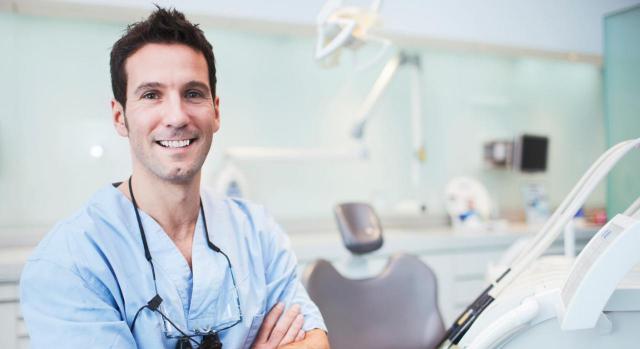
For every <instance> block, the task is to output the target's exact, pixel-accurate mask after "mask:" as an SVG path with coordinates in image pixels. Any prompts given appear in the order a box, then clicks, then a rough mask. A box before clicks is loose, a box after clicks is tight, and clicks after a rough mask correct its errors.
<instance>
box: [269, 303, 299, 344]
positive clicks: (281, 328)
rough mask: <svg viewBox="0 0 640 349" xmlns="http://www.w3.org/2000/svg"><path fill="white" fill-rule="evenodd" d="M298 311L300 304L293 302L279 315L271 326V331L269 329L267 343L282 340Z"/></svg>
mask: <svg viewBox="0 0 640 349" xmlns="http://www.w3.org/2000/svg"><path fill="white" fill-rule="evenodd" d="M299 313H300V306H299V305H298V304H294V305H293V306H291V307H290V308H289V309H288V310H287V311H286V312H285V313H284V314H283V315H282V316H281V317H280V319H279V320H278V322H277V323H276V326H275V327H274V328H273V331H271V335H270V336H269V340H268V342H269V344H274V345H278V344H279V343H280V342H281V341H282V339H283V338H284V336H285V334H286V333H287V331H289V328H290V327H291V325H292V324H293V322H294V321H295V319H296V317H297V316H298V314H299ZM294 333H295V332H294Z"/></svg>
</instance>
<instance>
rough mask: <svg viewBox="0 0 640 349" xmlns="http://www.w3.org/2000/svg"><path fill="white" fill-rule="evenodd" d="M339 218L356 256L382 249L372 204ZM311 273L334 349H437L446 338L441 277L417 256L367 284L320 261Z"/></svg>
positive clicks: (312, 291)
mask: <svg viewBox="0 0 640 349" xmlns="http://www.w3.org/2000/svg"><path fill="white" fill-rule="evenodd" d="M335 213H336V218H337V221H338V227H339V228H340V229H339V230H340V232H341V234H342V237H343V241H344V243H345V245H346V246H347V248H348V249H349V250H350V251H351V252H352V253H354V254H358V255H363V254H366V253H370V252H373V251H375V250H377V249H379V248H380V247H381V246H382V229H381V227H380V221H379V220H378V218H377V216H376V215H375V213H374V211H373V209H372V208H371V207H370V206H369V205H367V204H361V203H349V204H342V205H339V206H337V207H336V209H335ZM360 258H362V257H360ZM305 274H306V277H305V281H306V287H307V291H308V292H309V296H310V297H311V299H312V300H313V301H314V302H315V303H316V304H317V305H318V307H319V308H320V312H321V313H322V315H323V317H324V320H325V323H326V325H327V329H328V332H329V342H330V344H331V348H333V349H356V348H367V349H418V348H420V349H431V348H434V347H435V346H436V345H437V344H438V343H439V342H440V341H441V340H442V338H443V336H444V333H445V330H444V325H443V321H442V317H441V315H440V312H439V310H438V305H437V304H438V303H437V282H436V277H435V275H434V273H433V271H431V269H430V268H429V267H428V266H427V265H426V264H424V263H423V262H422V261H421V260H420V259H419V258H417V257H415V256H411V255H406V254H398V255H394V256H392V257H391V258H390V260H389V262H388V264H387V266H386V267H385V268H384V270H383V271H382V272H381V273H380V274H379V275H376V276H374V277H370V278H366V279H349V278H346V277H344V276H343V275H341V274H340V272H338V270H336V268H335V267H334V266H333V265H331V263H329V262H328V261H326V260H318V261H316V262H315V263H314V264H312V265H311V266H310V267H309V268H308V269H307V271H306V273H305Z"/></svg>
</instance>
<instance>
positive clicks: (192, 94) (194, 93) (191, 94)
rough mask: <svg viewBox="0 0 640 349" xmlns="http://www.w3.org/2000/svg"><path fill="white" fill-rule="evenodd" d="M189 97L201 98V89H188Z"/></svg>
mask: <svg viewBox="0 0 640 349" xmlns="http://www.w3.org/2000/svg"><path fill="white" fill-rule="evenodd" d="M186 95H187V98H200V97H203V95H202V93H201V92H200V91H187V94H186Z"/></svg>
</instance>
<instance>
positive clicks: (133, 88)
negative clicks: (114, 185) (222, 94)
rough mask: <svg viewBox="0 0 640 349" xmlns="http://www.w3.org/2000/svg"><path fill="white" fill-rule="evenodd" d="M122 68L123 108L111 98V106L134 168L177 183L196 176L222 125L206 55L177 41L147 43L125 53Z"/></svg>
mask: <svg viewBox="0 0 640 349" xmlns="http://www.w3.org/2000/svg"><path fill="white" fill-rule="evenodd" d="M125 71H126V73H127V101H126V108H124V109H123V108H122V106H121V105H120V103H118V102H117V101H115V100H113V101H112V102H111V106H112V110H113V119H114V124H115V126H116V130H117V131H118V133H119V134H120V135H121V136H123V137H128V138H129V143H130V145H131V153H132V159H133V168H134V170H141V171H144V172H146V174H147V175H149V174H151V175H155V176H157V177H158V178H160V179H164V180H168V181H171V182H178V183H181V182H186V181H189V180H190V179H192V178H194V176H195V175H197V174H199V173H200V169H201V168H202V164H203V163H204V160H205V158H206V156H207V153H208V152H209V149H210V148H211V141H212V138H213V134H214V133H215V132H216V131H218V129H219V128H220V112H219V100H218V98H217V97H215V98H214V97H212V96H211V88H210V86H209V75H208V69H207V62H206V60H205V58H204V55H203V54H202V53H200V52H198V51H196V50H194V49H192V48H190V47H188V46H185V45H180V44H147V45H145V46H143V47H142V48H140V49H139V50H138V51H136V52H135V53H134V54H133V55H131V56H130V57H129V58H127V60H126V62H125Z"/></svg>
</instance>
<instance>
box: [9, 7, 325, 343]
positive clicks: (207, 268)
mask: <svg viewBox="0 0 640 349" xmlns="http://www.w3.org/2000/svg"><path fill="white" fill-rule="evenodd" d="M111 79H112V88H113V93H114V99H113V100H112V102H111V107H112V114H113V122H114V125H115V128H116V131H117V132H118V134H119V135H121V136H123V137H126V138H128V140H129V144H130V149H131V159H132V169H133V170H132V175H131V177H129V178H128V179H127V180H125V181H123V182H120V183H114V184H113V185H107V186H106V187H104V188H103V189H101V190H100V191H98V192H97V193H96V194H95V195H94V197H93V198H91V199H90V200H89V202H88V203H87V204H86V205H85V206H84V207H83V208H82V209H80V210H79V211H78V212H77V213H76V214H74V215H73V216H72V217H71V218H69V219H66V220H64V221H62V222H60V223H59V224H58V225H57V226H56V227H55V228H54V229H53V230H52V231H51V232H50V233H49V234H48V235H47V236H46V237H45V238H44V239H43V241H42V242H41V243H40V244H39V246H38V248H37V249H36V251H35V252H34V254H33V255H32V256H31V258H30V259H29V261H28V262H27V265H26V266H25V269H24V271H23V275H22V279H21V303H22V311H23V314H24V318H25V321H26V324H27V328H28V331H29V334H30V336H31V344H32V346H33V347H34V348H45V347H46V348H62V347H65V348H136V347H139V348H190V347H200V348H220V347H222V346H223V345H224V347H225V348H227V347H228V348H249V347H253V348H277V347H286V348H328V340H327V337H326V333H325V330H326V328H325V326H324V323H323V320H322V317H321V315H320V313H319V311H318V309H317V307H316V306H315V305H314V304H313V303H312V302H311V301H310V299H309V297H308V295H307V293H306V292H305V290H304V288H303V287H302V285H301V283H300V281H299V278H298V275H297V273H296V259H295V256H294V255H293V253H292V251H291V248H290V244H289V240H288V238H287V237H286V235H285V234H284V232H283V231H282V230H281V228H280V227H279V226H278V225H277V224H276V223H275V221H274V220H273V218H272V217H271V216H269V215H268V214H267V213H266V212H265V210H264V209H263V208H262V207H260V206H257V205H254V204H251V203H249V202H246V201H242V200H237V199H230V198H218V197H215V196H213V195H211V194H209V193H208V192H206V191H204V190H202V189H201V188H200V179H201V172H202V170H201V169H202V165H203V163H204V161H205V158H206V157H207V154H208V153H209V150H210V148H211V144H212V141H213V135H214V134H215V133H216V132H217V131H218V129H219V128H220V108H219V105H220V100H219V98H218V96H217V95H216V68H215V61H214V56H213V51H212V47H211V45H210V44H209V42H208V41H207V40H206V38H205V37H204V34H203V33H202V31H201V30H200V29H199V28H198V27H197V26H196V25H193V24H191V23H190V22H189V21H187V20H186V19H185V17H184V15H183V14H181V13H180V12H177V11H175V10H165V9H160V8H159V9H157V10H156V11H154V12H153V13H152V14H151V15H150V17H149V18H148V19H147V20H145V21H142V22H139V23H135V24H133V25H130V26H129V27H128V29H127V31H126V33H125V34H124V36H123V37H122V38H120V39H119V40H118V41H117V42H116V43H115V45H114V46H113V49H112V52H111Z"/></svg>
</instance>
